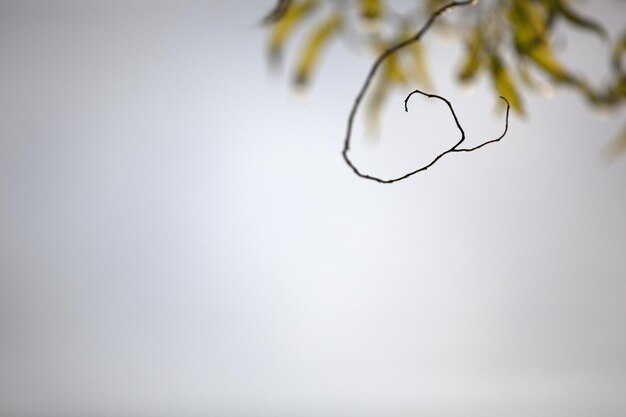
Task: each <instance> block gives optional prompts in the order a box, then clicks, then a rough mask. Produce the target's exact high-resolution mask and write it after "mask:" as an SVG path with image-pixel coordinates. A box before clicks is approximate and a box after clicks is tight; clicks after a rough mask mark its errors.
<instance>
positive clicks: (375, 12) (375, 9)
mask: <svg viewBox="0 0 626 417" xmlns="http://www.w3.org/2000/svg"><path fill="white" fill-rule="evenodd" d="M359 8H360V12H361V17H363V18H364V19H367V20H370V21H371V20H376V19H378V18H380V17H381V16H382V14H383V5H382V3H381V1H380V0H359Z"/></svg>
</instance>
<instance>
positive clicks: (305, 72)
mask: <svg viewBox="0 0 626 417" xmlns="http://www.w3.org/2000/svg"><path fill="white" fill-rule="evenodd" d="M341 24H342V19H341V16H340V15H338V14H333V15H332V16H330V18H328V19H326V20H325V21H324V22H322V24H321V25H319V26H318V27H316V28H315V29H313V31H312V33H311V35H310V37H309V39H308V41H307V42H306V43H305V47H304V49H303V51H302V55H301V56H300V61H299V64H298V69H297V72H296V77H295V80H294V82H295V83H296V84H297V85H306V84H307V83H308V82H309V79H310V78H311V74H312V73H313V70H314V68H315V65H316V64H317V61H318V58H319V55H320V53H321V52H322V49H323V48H324V46H326V44H327V43H328V41H329V40H330V39H331V37H332V36H333V35H334V34H336V33H337V31H338V30H339V28H341Z"/></svg>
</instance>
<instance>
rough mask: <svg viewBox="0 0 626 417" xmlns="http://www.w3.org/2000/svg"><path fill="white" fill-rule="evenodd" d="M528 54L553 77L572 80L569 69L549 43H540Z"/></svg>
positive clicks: (560, 79) (563, 80)
mask: <svg viewBox="0 0 626 417" xmlns="http://www.w3.org/2000/svg"><path fill="white" fill-rule="evenodd" d="M528 56H529V57H530V58H531V59H532V60H533V61H534V62H535V64H537V65H538V66H539V67H541V68H542V69H543V70H544V71H546V72H547V73H548V74H550V76H552V78H554V79H555V80H557V81H561V82H569V81H571V77H570V76H569V74H568V72H567V70H566V69H565V67H563V65H561V63H560V62H559V61H558V60H557V59H556V58H555V57H554V55H553V54H552V51H551V50H550V48H549V47H548V45H539V46H537V47H535V48H533V49H532V50H530V51H529V52H528Z"/></svg>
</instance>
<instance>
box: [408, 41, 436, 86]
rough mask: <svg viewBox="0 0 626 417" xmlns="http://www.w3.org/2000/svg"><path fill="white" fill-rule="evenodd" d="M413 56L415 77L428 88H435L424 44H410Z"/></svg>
mask: <svg viewBox="0 0 626 417" xmlns="http://www.w3.org/2000/svg"><path fill="white" fill-rule="evenodd" d="M410 48H411V49H410V52H411V56H412V58H413V68H414V70H415V78H416V80H417V82H418V83H419V84H421V85H422V86H424V88H426V89H428V90H432V89H433V81H432V78H431V76H430V71H428V65H427V63H426V62H427V60H426V51H425V47H424V44H422V43H421V42H416V43H414V44H412V45H411V46H410Z"/></svg>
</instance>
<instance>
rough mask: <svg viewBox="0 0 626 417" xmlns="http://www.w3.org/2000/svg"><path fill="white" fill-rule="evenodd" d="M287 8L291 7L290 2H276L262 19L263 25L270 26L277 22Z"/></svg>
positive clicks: (288, 0) (285, 0) (279, 0)
mask: <svg viewBox="0 0 626 417" xmlns="http://www.w3.org/2000/svg"><path fill="white" fill-rule="evenodd" d="M289 6H291V0H278V3H276V6H274V8H273V9H272V10H271V11H270V12H269V13H268V14H267V15H266V16H265V17H264V18H263V20H262V22H263V24H264V25H271V24H272V23H276V22H278V21H279V20H280V19H282V18H283V16H284V15H285V14H286V13H287V10H288V9H289Z"/></svg>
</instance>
